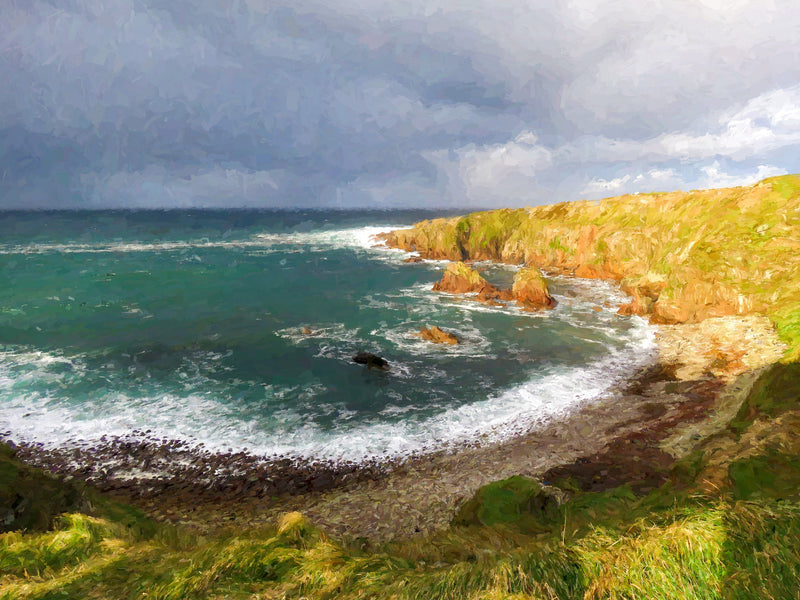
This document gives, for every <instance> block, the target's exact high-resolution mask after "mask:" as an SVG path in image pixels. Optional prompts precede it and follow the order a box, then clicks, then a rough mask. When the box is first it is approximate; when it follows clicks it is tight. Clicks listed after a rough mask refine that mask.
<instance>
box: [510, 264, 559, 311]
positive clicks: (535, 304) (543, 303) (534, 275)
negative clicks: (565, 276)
mask: <svg viewBox="0 0 800 600" xmlns="http://www.w3.org/2000/svg"><path fill="white" fill-rule="evenodd" d="M511 291H512V293H513V294H514V299H515V300H516V301H517V304H518V305H519V306H520V307H522V308H523V309H525V310H541V309H543V308H553V307H554V306H555V305H556V301H555V300H553V298H552V296H550V292H549V291H548V290H547V282H546V281H545V279H544V277H542V274H541V273H540V272H539V269H537V268H536V267H527V268H525V269H521V270H520V271H519V272H518V273H517V275H516V277H514V285H513V286H512V288H511Z"/></svg>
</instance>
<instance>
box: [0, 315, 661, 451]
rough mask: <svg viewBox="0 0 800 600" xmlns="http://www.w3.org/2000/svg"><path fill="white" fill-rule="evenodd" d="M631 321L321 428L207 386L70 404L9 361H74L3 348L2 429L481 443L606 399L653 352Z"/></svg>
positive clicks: (288, 410) (54, 440) (195, 438)
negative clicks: (614, 333)
mask: <svg viewBox="0 0 800 600" xmlns="http://www.w3.org/2000/svg"><path fill="white" fill-rule="evenodd" d="M634 321H635V322H634V326H633V327H631V328H630V329H629V330H628V332H627V333H626V334H625V347H624V348H623V350H622V351H619V352H616V353H614V354H608V355H606V356H605V358H603V359H601V360H599V361H597V362H595V363H594V364H591V365H589V366H585V367H580V368H568V369H564V368H563V367H556V366H552V367H550V368H548V369H545V370H544V371H542V372H539V374H537V375H536V376H535V377H533V378H531V379H530V380H529V381H527V382H525V383H523V384H521V385H517V386H515V387H512V388H511V389H508V390H506V391H503V392H501V393H498V394H494V395H491V396H489V397H487V398H486V399H485V400H482V401H478V402H473V403H470V404H467V405H463V406H460V407H457V408H445V407H444V406H442V407H440V408H441V410H438V411H437V412H436V414H434V415H432V416H431V415H430V410H431V406H430V405H429V406H425V407H421V406H403V405H392V404H391V403H390V404H387V406H385V407H384V408H383V409H382V411H381V413H380V415H379V416H376V417H372V418H369V419H367V420H361V421H360V422H354V421H353V419H354V417H355V416H356V415H355V414H347V411H346V410H345V408H344V407H342V406H334V405H327V406H326V405H320V406H315V410H316V412H318V413H319V414H327V415H333V416H335V420H334V423H335V424H334V426H333V427H323V426H321V425H320V424H319V423H317V422H316V421H315V420H313V419H309V418H308V415H307V414H305V413H304V411H303V410H301V409H299V407H293V406H291V405H287V404H284V407H283V408H280V409H278V410H275V411H273V412H272V413H271V414H270V415H269V417H268V419H269V427H268V428H267V427H265V425H266V423H264V422H260V421H259V418H257V417H256V418H254V417H253V415H241V414H238V412H237V409H236V408H235V407H232V406H230V405H226V404H223V403H221V402H219V401H218V400H217V395H216V394H215V393H213V392H211V391H209V392H208V393H191V394H188V395H178V394H175V393H162V394H158V395H153V396H140V397H133V396H129V395H126V394H124V393H116V394H109V395H106V396H104V397H103V398H98V399H95V401H94V402H91V403H90V404H91V405H92V406H91V408H92V410H88V408H89V407H87V405H86V404H85V403H84V404H83V405H72V404H69V403H65V402H63V401H60V400H59V399H58V398H57V397H51V396H47V395H43V394H39V393H32V392H31V393H20V392H22V391H23V388H24V385H23V384H24V382H22V381H21V380H20V378H19V377H18V375H19V374H20V373H19V372H17V373H16V374H10V373H9V368H8V365H9V364H10V363H13V364H16V365H17V367H16V370H17V371H20V369H21V368H22V370H26V371H27V374H28V375H27V378H28V380H30V379H32V378H36V377H48V376H51V377H52V376H54V375H52V373H51V371H52V366H53V365H62V364H70V365H77V366H80V364H81V361H80V360H79V359H70V358H64V357H59V356H55V355H48V354H45V353H18V354H14V353H11V354H13V356H11V355H10V354H9V353H5V354H4V356H3V360H2V363H3V365H4V367H5V368H0V392H3V396H5V402H4V408H3V412H2V417H0V434H2V435H5V436H12V435H13V436H14V438H15V439H18V440H22V441H28V442H38V443H43V444H44V445H45V446H51V447H52V446H67V447H69V446H74V445H94V444H97V443H99V442H101V441H102V439H103V437H104V436H120V437H125V436H130V434H131V432H132V431H137V430H138V431H145V430H147V432H148V436H149V437H150V438H154V439H179V440H182V441H185V442H187V443H188V444H190V445H199V444H203V446H204V448H205V449H209V450H218V451H229V450H234V451H239V450H242V451H247V452H250V453H252V454H255V455H264V456H271V455H276V454H277V455H282V456H291V457H296V458H306V459H312V460H317V459H326V460H334V461H337V460H347V461H360V460H365V459H388V458H397V457H401V456H404V455H409V454H412V453H418V452H423V451H428V450H433V449H441V448H447V447H452V446H454V445H457V444H461V443H468V442H474V441H478V440H480V441H482V442H492V441H499V440H502V439H506V438H509V437H512V436H515V435H519V434H521V433H524V432H525V431H528V430H531V429H535V428H537V427H541V426H543V425H545V424H547V423H549V422H552V421H553V420H557V419H563V418H564V417H566V416H567V415H568V414H569V413H571V412H572V411H575V410H578V409H579V408H580V407H582V406H584V405H586V404H587V403H591V402H595V401H597V400H599V399H601V398H603V397H604V396H606V395H607V394H608V393H609V391H610V390H611V389H612V388H613V387H614V385H615V384H618V383H619V382H621V381H623V380H624V379H625V378H627V377H629V376H630V375H632V374H633V373H634V372H635V371H636V370H638V369H639V368H641V367H642V366H644V365H646V364H647V363H648V362H649V361H651V360H652V358H653V356H654V351H655V343H654V338H653V333H652V331H651V329H650V327H649V326H648V325H647V324H646V323H645V322H644V321H643V320H641V319H638V318H635V320H634ZM332 329H334V330H336V333H334V334H333V335H334V337H338V336H339V335H340V336H342V337H344V338H350V335H349V332H346V331H344V330H342V329H340V328H338V327H334V328H332ZM337 334H338V335H337ZM284 335H287V336H288V335H291V334H289V333H288V332H286V333H284ZM467 335H469V332H468V333H467ZM20 365H23V366H22V367H20ZM402 366H403V365H402V364H399V365H398V368H397V373H396V374H397V375H398V376H400V377H404V376H410V373H409V369H407V368H406V369H405V372H404V369H403V368H399V367H402ZM55 377H58V375H55ZM306 387H308V389H305V388H304V389H302V390H300V389H298V386H294V387H291V389H290V388H286V389H283V388H281V389H275V390H270V393H272V394H273V395H276V396H281V395H284V396H295V395H297V394H298V392H299V393H304V394H306V398H305V399H306V400H309V401H313V398H314V396H315V395H317V394H319V393H320V392H321V391H323V390H324V386H319V385H318V386H316V387H315V386H306ZM12 388H13V389H12ZM9 392H14V393H9ZM290 404H291V403H290ZM89 415H92V416H89ZM392 416H402V420H399V421H398V420H395V419H392V418H386V417H392ZM264 418H265V419H266V417H264Z"/></svg>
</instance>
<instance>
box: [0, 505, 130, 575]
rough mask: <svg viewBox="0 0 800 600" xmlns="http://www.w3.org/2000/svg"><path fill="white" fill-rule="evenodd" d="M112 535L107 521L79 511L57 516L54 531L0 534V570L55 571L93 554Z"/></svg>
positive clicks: (16, 573)
mask: <svg viewBox="0 0 800 600" xmlns="http://www.w3.org/2000/svg"><path fill="white" fill-rule="evenodd" d="M114 537H115V534H114V532H113V531H112V526H111V525H110V524H109V523H108V522H106V521H104V520H101V519H96V518H93V517H89V516H87V515H82V514H79V513H74V514H68V515H64V516H62V517H60V518H59V519H58V521H57V525H56V529H55V531H51V532H47V533H39V534H30V535H23V534H22V533H20V532H11V533H5V534H0V573H4V574H8V575H15V576H18V577H22V576H32V575H36V576H38V575H42V574H43V573H46V572H53V571H57V570H59V569H61V568H62V567H64V566H65V565H69V564H74V563H77V562H79V561H81V560H85V559H86V558H88V557H89V556H92V555H93V554H96V553H97V552H99V551H101V550H102V548H101V544H102V543H103V542H104V541H108V540H109V539H111V538H114Z"/></svg>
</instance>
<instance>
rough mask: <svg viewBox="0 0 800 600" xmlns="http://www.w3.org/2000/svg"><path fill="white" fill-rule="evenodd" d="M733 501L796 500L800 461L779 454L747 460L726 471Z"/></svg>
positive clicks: (795, 457)
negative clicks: (734, 499)
mask: <svg viewBox="0 0 800 600" xmlns="http://www.w3.org/2000/svg"><path fill="white" fill-rule="evenodd" d="M728 476H729V477H730V480H731V491H732V493H733V496H734V498H736V499H737V500H754V499H763V498H772V499H786V498H798V497H800V457H797V456H793V455H790V454H783V453H779V452H774V451H773V452H769V453H767V454H762V455H759V456H751V457H749V458H744V459H741V460H737V461H735V462H733V463H731V465H730V467H729V468H728Z"/></svg>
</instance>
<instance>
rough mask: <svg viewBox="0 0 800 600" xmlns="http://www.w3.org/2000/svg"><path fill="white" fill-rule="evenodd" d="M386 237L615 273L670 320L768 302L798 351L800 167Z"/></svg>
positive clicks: (756, 310) (647, 308)
mask: <svg viewBox="0 0 800 600" xmlns="http://www.w3.org/2000/svg"><path fill="white" fill-rule="evenodd" d="M385 240H386V243H387V244H388V245H389V246H392V247H395V248H401V249H404V250H408V251H416V252H418V253H419V254H420V255H421V256H422V257H424V258H433V259H448V260H460V261H464V260H494V261H500V262H504V263H509V264H526V265H533V266H536V267H537V268H539V269H542V270H543V271H545V272H550V273H562V274H569V275H575V276H577V277H591V278H603V279H613V280H616V281H619V282H620V285H621V287H622V289H623V290H625V291H626V292H628V293H629V294H630V295H631V296H632V302H631V303H630V304H629V305H628V306H626V307H623V309H622V310H623V312H627V313H629V314H630V313H633V314H640V315H648V316H649V318H650V320H651V322H653V323H661V324H672V323H698V322H700V321H703V320H704V319H707V318H709V317H723V316H729V315H749V314H763V315H766V316H768V317H769V318H770V319H771V320H772V322H773V323H774V324H775V326H776V327H777V330H778V333H779V335H780V336H781V338H782V339H783V340H784V341H785V342H786V343H787V345H788V346H789V347H790V348H793V349H794V354H793V356H794V357H795V358H797V347H798V343H800V311H798V310H797V308H798V307H800V264H799V263H800V261H798V255H800V178H798V176H796V175H786V176H781V177H774V178H770V179H766V180H764V181H762V182H760V183H757V184H755V185H752V186H747V187H737V188H728V189H718V190H702V191H692V192H671V193H660V194H637V195H633V196H631V195H627V196H619V197H615V198H608V199H605V200H602V201H599V202H594V201H577V202H562V203H559V204H554V205H551V206H537V207H533V208H521V209H501V210H493V211H487V212H478V213H473V214H470V215H467V216H463V217H456V218H448V219H434V220H430V221H422V222H420V223H417V224H416V225H415V226H414V227H413V228H411V229H404V230H398V231H394V232H391V233H390V234H388V235H386V236H385Z"/></svg>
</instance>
